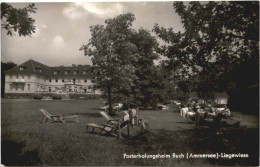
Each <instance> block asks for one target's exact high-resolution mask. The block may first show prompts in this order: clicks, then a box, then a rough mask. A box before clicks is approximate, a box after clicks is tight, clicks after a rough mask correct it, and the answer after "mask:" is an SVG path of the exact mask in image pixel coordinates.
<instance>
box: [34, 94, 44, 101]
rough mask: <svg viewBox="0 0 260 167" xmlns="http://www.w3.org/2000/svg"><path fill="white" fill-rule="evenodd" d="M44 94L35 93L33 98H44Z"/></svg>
mask: <svg viewBox="0 0 260 167" xmlns="http://www.w3.org/2000/svg"><path fill="white" fill-rule="evenodd" d="M42 97H43V96H42V95H41V94H34V95H33V99H36V100H41V99H42Z"/></svg>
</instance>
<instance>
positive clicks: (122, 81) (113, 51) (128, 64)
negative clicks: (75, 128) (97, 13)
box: [80, 13, 138, 113]
mask: <svg viewBox="0 0 260 167" xmlns="http://www.w3.org/2000/svg"><path fill="white" fill-rule="evenodd" d="M134 20H135V17H134V15H133V14H131V13H128V14H122V15H119V16H117V17H115V18H113V19H108V20H106V21H105V24H106V25H105V26H104V25H95V26H91V27H90V31H91V36H92V37H91V39H90V40H89V42H88V43H87V44H86V45H83V46H82V47H81V49H80V50H83V51H84V52H85V55H88V56H91V57H92V62H93V71H92V72H93V74H94V76H96V77H95V78H94V82H95V83H96V84H97V87H98V88H101V90H103V92H107V93H108V102H109V106H110V107H109V108H110V109H109V111H110V113H111V112H112V107H111V103H112V102H111V93H112V91H113V89H130V86H131V84H132V82H133V80H134V79H135V77H136V76H135V67H134V66H133V64H134V62H136V61H137V57H138V52H137V48H136V46H135V45H134V44H133V43H132V42H131V37H132V34H133V33H134V30H133V29H131V26H132V22H133V21H134Z"/></svg>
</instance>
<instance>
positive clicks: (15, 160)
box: [1, 140, 41, 166]
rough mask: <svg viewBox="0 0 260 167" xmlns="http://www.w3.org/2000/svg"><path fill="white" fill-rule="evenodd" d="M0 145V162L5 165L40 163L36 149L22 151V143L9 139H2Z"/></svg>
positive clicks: (23, 146) (23, 145)
mask: <svg viewBox="0 0 260 167" xmlns="http://www.w3.org/2000/svg"><path fill="white" fill-rule="evenodd" d="M1 145H2V150H1V152H2V162H1V163H2V164H4V165H6V166H24V165H37V164H41V160H40V158H39V154H38V151H37V150H33V151H26V152H25V151H23V148H25V144H24V143H16V142H14V141H10V140H3V141H2V143H1Z"/></svg>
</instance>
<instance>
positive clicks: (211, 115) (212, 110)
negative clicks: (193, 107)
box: [204, 104, 217, 118]
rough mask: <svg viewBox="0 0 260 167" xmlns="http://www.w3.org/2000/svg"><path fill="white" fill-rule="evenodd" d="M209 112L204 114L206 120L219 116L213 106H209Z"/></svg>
mask: <svg viewBox="0 0 260 167" xmlns="http://www.w3.org/2000/svg"><path fill="white" fill-rule="evenodd" d="M207 108H208V110H206V112H205V114H204V118H206V117H215V116H217V113H216V109H215V108H213V107H212V106H211V104H208V106H207Z"/></svg>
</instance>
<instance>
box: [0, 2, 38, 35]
mask: <svg viewBox="0 0 260 167" xmlns="http://www.w3.org/2000/svg"><path fill="white" fill-rule="evenodd" d="M36 9H37V8H36V7H35V5H34V4H29V5H28V6H26V7H24V8H19V9H17V8H14V7H13V6H12V5H10V4H7V3H1V21H2V22H1V26H2V29H5V30H7V35H10V36H13V35H14V33H15V32H18V34H19V36H31V35H32V33H35V26H34V24H35V20H34V19H33V18H31V17H30V13H35V11H36Z"/></svg>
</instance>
